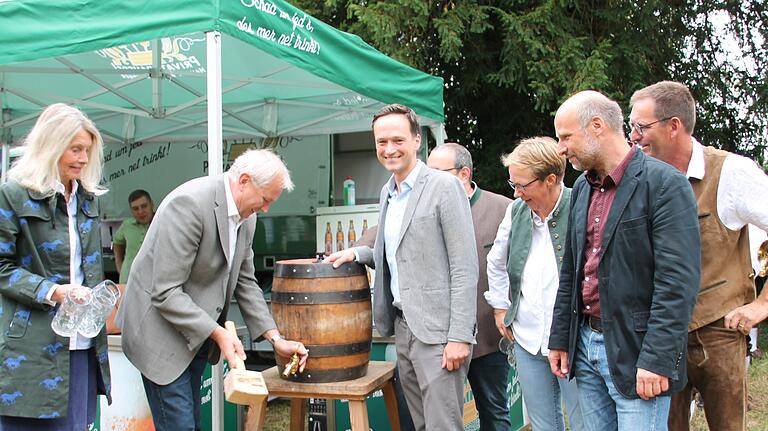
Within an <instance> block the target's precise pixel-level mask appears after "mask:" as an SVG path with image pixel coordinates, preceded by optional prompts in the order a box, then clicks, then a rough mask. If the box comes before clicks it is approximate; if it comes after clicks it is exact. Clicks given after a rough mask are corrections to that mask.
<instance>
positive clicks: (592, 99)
mask: <svg viewBox="0 0 768 431" xmlns="http://www.w3.org/2000/svg"><path fill="white" fill-rule="evenodd" d="M566 113H576V115H577V116H578V119H579V125H580V126H581V128H582V129H586V128H587V126H588V125H589V122H590V121H592V119H594V118H595V117H598V118H600V119H601V120H602V122H603V124H605V127H606V128H607V129H608V130H610V131H612V132H614V133H615V134H617V135H620V136H622V137H623V136H624V116H623V114H622V113H621V107H619V104H618V103H616V102H615V101H613V100H611V99H609V98H608V97H607V96H605V95H604V94H602V93H600V92H597V91H594V90H587V91H580V92H578V93H576V94H574V95H573V96H571V97H569V98H568V100H566V101H565V102H563V104H562V105H560V108H558V109H557V113H556V114H555V117H558V116H560V115H562V114H566Z"/></svg>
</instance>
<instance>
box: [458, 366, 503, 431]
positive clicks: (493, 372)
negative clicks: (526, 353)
mask: <svg viewBox="0 0 768 431" xmlns="http://www.w3.org/2000/svg"><path fill="white" fill-rule="evenodd" d="M467 379H469V384H470V386H472V394H473V395H474V397H475V406H476V407H477V413H478V414H479V416H480V429H481V430H483V431H486V430H488V431H507V430H509V429H510V428H512V424H511V423H510V422H509V396H508V394H507V381H508V380H509V363H508V362H507V355H505V354H504V353H501V352H493V353H489V354H487V355H483V356H481V357H479V358H473V359H472V362H470V363H469V372H468V373H467Z"/></svg>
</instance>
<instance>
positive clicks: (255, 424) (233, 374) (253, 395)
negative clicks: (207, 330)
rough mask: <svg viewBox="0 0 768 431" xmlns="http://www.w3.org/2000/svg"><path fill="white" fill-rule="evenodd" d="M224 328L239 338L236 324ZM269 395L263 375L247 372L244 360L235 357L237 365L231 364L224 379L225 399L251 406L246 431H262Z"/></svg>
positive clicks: (225, 324) (230, 322) (226, 325)
mask: <svg viewBox="0 0 768 431" xmlns="http://www.w3.org/2000/svg"><path fill="white" fill-rule="evenodd" d="M224 327H225V328H227V331H229V332H230V333H231V334H232V335H234V336H237V330H236V329H235V323H234V322H232V321H230V320H227V321H226V322H225V323H224ZM268 395H269V392H268V391H267V385H266V384H265V383H264V377H262V375H261V373H260V372H258V371H250V370H247V369H246V368H245V363H244V362H243V360H242V359H240V357H239V356H237V355H235V363H234V364H229V373H227V376H226V377H225V378H224V398H226V400H227V401H229V402H230V403H234V404H242V405H247V406H249V409H248V417H247V419H246V423H245V431H254V430H261V429H262V426H263V425H264V416H265V415H266V412H267V396H268Z"/></svg>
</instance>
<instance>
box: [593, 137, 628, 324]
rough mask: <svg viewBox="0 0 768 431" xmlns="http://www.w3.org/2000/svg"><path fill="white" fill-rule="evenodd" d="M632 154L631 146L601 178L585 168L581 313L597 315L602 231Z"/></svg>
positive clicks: (598, 315) (598, 309)
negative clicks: (586, 203)
mask: <svg viewBox="0 0 768 431" xmlns="http://www.w3.org/2000/svg"><path fill="white" fill-rule="evenodd" d="M634 156H635V146H632V148H631V150H630V151H629V152H628V153H627V156H626V157H624V160H622V161H621V163H619V165H618V166H616V167H615V168H614V169H613V170H612V171H611V173H609V174H608V175H607V176H606V177H605V178H603V180H602V181H600V179H599V178H598V177H597V175H596V174H595V172H594V171H588V172H587V174H586V179H587V182H588V183H589V185H590V186H591V188H592V194H591V195H590V197H589V211H588V212H587V238H586V244H585V246H584V262H585V263H584V280H582V283H581V299H582V304H583V305H584V308H583V309H582V310H581V312H582V313H583V314H588V315H590V316H595V317H597V318H599V317H600V294H599V288H598V283H597V280H598V278H597V275H598V274H597V268H598V266H599V265H600V251H601V247H602V243H603V232H605V222H606V220H607V219H608V213H609V212H610V211H611V205H613V199H614V198H615V197H616V189H617V188H618V186H619V183H620V182H621V178H622V177H623V176H624V172H625V171H626V170H627V166H629V162H630V161H631V160H632V157H634Z"/></svg>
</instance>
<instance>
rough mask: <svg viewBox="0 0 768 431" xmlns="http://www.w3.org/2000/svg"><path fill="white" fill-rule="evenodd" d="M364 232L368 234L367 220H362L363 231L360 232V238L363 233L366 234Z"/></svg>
mask: <svg viewBox="0 0 768 431" xmlns="http://www.w3.org/2000/svg"><path fill="white" fill-rule="evenodd" d="M366 232H368V219H367V218H364V219H363V231H362V232H360V237H363V236H365V233H366Z"/></svg>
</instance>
